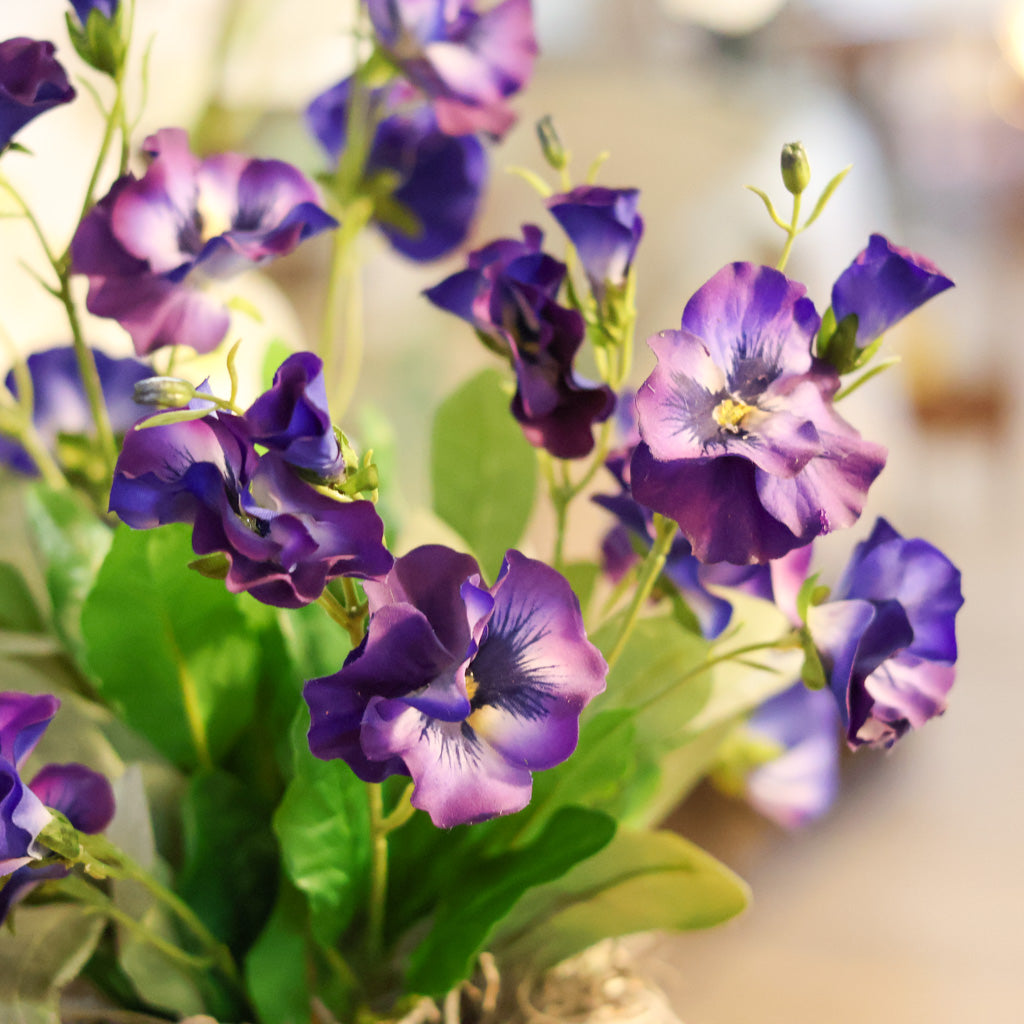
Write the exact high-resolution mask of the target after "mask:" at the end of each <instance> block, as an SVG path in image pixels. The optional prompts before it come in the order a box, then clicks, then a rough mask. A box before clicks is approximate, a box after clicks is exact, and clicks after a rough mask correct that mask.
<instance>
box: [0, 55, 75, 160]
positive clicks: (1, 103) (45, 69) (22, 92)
mask: <svg viewBox="0 0 1024 1024" xmlns="http://www.w3.org/2000/svg"><path fill="white" fill-rule="evenodd" d="M55 52H56V48H55V47H54V45H53V43H49V42H45V41H37V40H35V39H26V38H25V37H24V36H17V37H16V38H14V39H6V40H4V42H2V43H0V151H2V150H3V149H5V148H6V146H7V144H8V143H9V142H10V141H11V138H12V137H13V136H14V135H15V133H16V132H18V131H20V130H21V129H22V128H24V126H25V125H27V124H28V123H29V121H31V120H32V119H33V118H34V117H38V116H39V115H40V114H42V113H44V112H45V111H47V110H49V109H50V108H51V107H56V106H58V105H59V104H61V103H70V102H71V101H72V100H73V99H74V98H75V90H74V89H73V88H72V86H71V83H70V82H69V81H68V76H67V72H66V71H65V70H64V68H63V67H62V66H61V64H60V63H59V62H58V61H57V59H56V58H55V57H54V53H55Z"/></svg>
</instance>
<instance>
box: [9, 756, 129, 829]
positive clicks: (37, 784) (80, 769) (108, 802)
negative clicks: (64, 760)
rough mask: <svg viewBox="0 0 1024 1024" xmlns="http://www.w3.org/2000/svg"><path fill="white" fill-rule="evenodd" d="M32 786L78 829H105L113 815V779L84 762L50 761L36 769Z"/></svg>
mask: <svg viewBox="0 0 1024 1024" xmlns="http://www.w3.org/2000/svg"><path fill="white" fill-rule="evenodd" d="M29 787H30V788H31V790H32V792H33V793H35V795H36V796H37V797H39V799H40V800H41V801H42V802H43V803H44V804H45V805H46V806H47V807H50V808H52V809H53V810H55V811H60V812H61V814H63V815H64V816H65V817H66V818H67V819H68V821H70V822H71V824H72V825H73V826H74V827H75V828H76V829H78V831H79V832H86V833H91V834H94V833H97V832H102V831H103V830H104V829H105V828H106V827H107V826H108V825H109V824H110V822H111V820H112V819H113V817H114V791H113V790H112V789H111V787H110V783H109V782H108V781H107V779H106V778H105V777H104V776H103V775H100V773H99V772H94V771H93V770H92V769H91V768H86V767H85V765H83V764H48V765H46V766H45V767H44V768H41V769H40V770H39V771H38V772H37V773H36V776H35V778H34V779H33V780H32V782H31V783H29Z"/></svg>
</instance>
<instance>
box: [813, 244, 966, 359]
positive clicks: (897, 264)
mask: <svg viewBox="0 0 1024 1024" xmlns="http://www.w3.org/2000/svg"><path fill="white" fill-rule="evenodd" d="M952 287H953V282H952V281H951V280H950V279H949V278H948V277H946V276H945V274H943V273H942V271H941V270H939V268H938V267H937V266H935V264H934V263H932V262H931V261H930V260H928V259H925V257H924V256H919V255H918V254H917V253H914V252H911V251H910V250H909V249H903V248H901V247H900V246H898V245H893V244H892V242H890V241H889V240H888V239H887V238H885V237H884V236H882V235H872V236H871V238H870V240H869V241H868V247H867V248H866V249H865V250H864V251H863V252H862V253H860V254H859V255H858V256H857V258H856V259H855V260H854V261H853V263H851V264H850V265H849V266H848V267H847V268H846V270H844V271H843V272H842V273H841V274H840V275H839V278H838V279H837V280H836V283H835V284H834V285H833V286H832V312H833V313H834V314H835V318H836V322H837V323H838V322H841V321H842V320H844V319H845V318H846V317H848V316H850V315H851V314H855V315H856V316H857V344H858V346H859V347H860V348H864V347H865V346H866V345H869V344H870V343H871V342H872V341H874V340H875V338H877V337H878V336H879V335H880V334H883V333H884V332H885V331H887V330H888V329H889V328H890V327H892V325H893V324H895V323H897V322H898V321H900V320H902V319H903V318H904V317H905V316H906V315H907V314H908V313H912V312H913V311H914V310H915V309H917V307H918V306H921V305H923V304H924V303H925V302H927V301H928V300H929V299H930V298H932V297H933V296H935V295H938V294H939V293H940V292H944V291H945V290H946V289H947V288H952Z"/></svg>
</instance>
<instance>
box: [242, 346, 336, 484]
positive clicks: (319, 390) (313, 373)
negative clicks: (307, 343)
mask: <svg viewBox="0 0 1024 1024" xmlns="http://www.w3.org/2000/svg"><path fill="white" fill-rule="evenodd" d="M244 418H245V422H246V426H247V429H248V433H249V437H250V438H251V440H252V441H254V442H255V443H256V444H261V445H263V446H264V447H265V448H271V449H273V450H274V451H278V452H280V453H281V457H282V458H283V459H284V460H285V461H286V462H288V463H289V464H290V465H292V466H298V467H300V468H301V469H308V470H311V471H312V472H314V473H316V474H317V475H318V476H321V477H324V478H326V479H330V478H332V477H337V476H338V475H339V474H340V473H342V472H344V469H345V460H344V457H343V456H342V453H341V446H340V445H339V443H338V438H337V436H336V435H335V433H334V426H333V425H332V423H331V415H330V413H329V412H328V410H327V389H326V387H325V386H324V364H323V360H321V359H320V357H319V356H315V355H313V353H312V352H296V353H294V354H293V355H290V356H289V357H288V358H287V359H286V360H285V361H284V362H283V363H282V364H281V365H280V366H279V367H278V368H277V371H276V373H275V374H274V382H273V384H272V385H271V387H270V390H269V391H265V392H264V393H263V394H262V395H260V397H259V398H257V399H256V401H255V402H253V403H252V405H250V406H249V408H248V409H247V410H246V411H245V416H244Z"/></svg>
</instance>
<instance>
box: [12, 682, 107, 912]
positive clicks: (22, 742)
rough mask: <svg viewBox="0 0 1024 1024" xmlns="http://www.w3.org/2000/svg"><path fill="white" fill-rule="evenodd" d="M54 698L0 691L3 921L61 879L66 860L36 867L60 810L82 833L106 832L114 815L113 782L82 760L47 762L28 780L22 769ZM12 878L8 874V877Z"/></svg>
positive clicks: (52, 710)
mask: <svg viewBox="0 0 1024 1024" xmlns="http://www.w3.org/2000/svg"><path fill="white" fill-rule="evenodd" d="M59 707H60V701H59V700H57V698H56V697H50V696H39V697H36V696H32V695H30V694H27V693H0V884H2V888H0V922H3V920H4V918H5V917H6V916H7V914H8V913H9V912H10V909H11V907H12V906H13V905H14V903H15V902H17V901H18V900H20V899H21V898H22V897H23V896H25V895H26V893H28V892H29V891H30V890H31V889H32V888H34V887H35V886H36V885H38V884H39V883H40V882H42V881H46V880H48V879H53V878H63V877H64V876H65V875H66V874H67V873H68V869H67V867H66V866H64V865H63V864H49V865H47V866H45V867H39V868H33V867H31V866H30V865H31V864H32V862H33V861H36V860H39V859H41V858H42V857H43V856H44V855H45V852H46V851H45V849H44V848H43V847H42V845H41V844H40V843H39V842H38V841H37V840H38V837H39V834H40V832H42V830H43V829H44V828H45V827H46V825H47V824H48V823H49V821H50V819H51V818H52V817H53V815H52V814H51V813H50V811H49V810H47V808H51V809H52V810H54V811H59V812H60V813H61V814H63V815H64V816H65V817H66V818H67V819H68V821H69V822H70V823H71V825H72V826H73V827H74V828H76V829H78V830H79V831H80V832H86V833H96V832H102V831H103V830H104V829H105V828H106V827H107V825H109V824H110V821H111V819H112V818H113V816H114V794H113V791H112V790H111V788H110V783H109V782H107V780H106V779H105V778H104V777H103V776H102V775H100V774H98V773H97V772H94V771H92V770H91V769H89V768H86V767H85V766H84V765H81V764H74V763H72V764H48V765H46V766H44V767H43V768H41V769H40V770H39V772H38V773H37V774H36V775H35V777H34V778H33V779H32V781H31V782H30V783H28V784H27V785H26V783H25V782H24V781H23V780H22V778H21V769H22V767H23V766H24V764H25V762H26V761H27V760H28V757H29V755H30V754H31V753H32V751H33V750H34V749H35V746H36V744H37V743H38V742H39V739H40V737H41V736H42V734H43V732H44V731H45V729H46V727H47V726H48V725H49V724H50V721H51V719H52V718H53V716H54V715H55V714H56V713H57V709H58V708H59ZM4 876H9V877H4Z"/></svg>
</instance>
